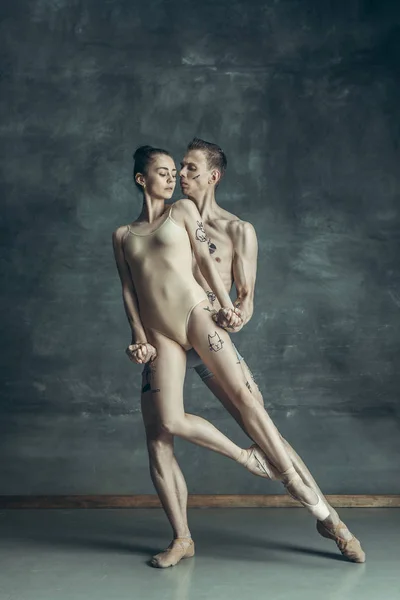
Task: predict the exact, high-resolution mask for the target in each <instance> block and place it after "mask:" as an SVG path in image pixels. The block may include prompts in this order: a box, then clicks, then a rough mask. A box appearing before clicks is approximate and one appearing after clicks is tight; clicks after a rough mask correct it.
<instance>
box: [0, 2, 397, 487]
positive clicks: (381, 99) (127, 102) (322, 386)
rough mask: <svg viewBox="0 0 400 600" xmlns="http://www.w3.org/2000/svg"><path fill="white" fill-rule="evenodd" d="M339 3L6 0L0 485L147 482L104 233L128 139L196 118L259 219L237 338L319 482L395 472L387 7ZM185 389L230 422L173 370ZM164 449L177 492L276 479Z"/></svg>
mask: <svg viewBox="0 0 400 600" xmlns="http://www.w3.org/2000/svg"><path fill="white" fill-rule="evenodd" d="M336 4H337V5H336V6H335V5H334V3H330V2H320V3H319V4H318V3H316V2H311V1H307V0H297V1H296V0H292V1H290V0H286V1H283V0H282V1H278V0H274V1H272V0H263V1H251V2H248V1H247V2H246V1H245V0H236V1H233V2H232V1H230V0H229V1H228V0H213V1H211V0H206V1H204V0H203V1H202V2H198V3H194V2H193V3H192V2H178V1H177V0H170V1H169V2H167V1H163V2H162V1H153V2H138V1H133V2H132V1H128V0H125V1H123V0H115V1H108V2H97V0H86V1H85V0H80V1H79V0H75V1H72V2H71V1H69V0H68V1H67V0H57V1H55V0H54V1H52V0H30V1H28V0H23V1H22V2H19V3H16V2H3V3H2V6H1V9H0V11H1V25H0V39H1V40H2V41H1V64H2V67H1V100H0V102H1V104H0V107H1V115H2V122H1V134H0V135H1V146H2V150H3V153H2V162H1V172H2V188H1V197H2V216H1V271H2V300H1V310H2V320H3V329H2V344H1V380H2V387H1V405H0V417H1V424H0V434H1V447H2V448H1V450H2V460H1V467H0V493H1V494H68V493H74V494H75V493H76V494H87V493H95V494H96V493H98V494H103V493H104V494H109V493H116V494H140V493H152V492H153V487H152V484H151V482H150V477H149V474H148V466H147V454H146V446H145V438H144V432H143V426H142V422H141V414H140V406H139V396H140V371H141V368H140V367H139V366H135V365H132V363H130V362H129V360H128V359H127V357H126V356H125V354H124V350H125V347H126V345H127V344H128V342H129V339H130V335H129V334H130V332H129V327H128V324H127V321H126V318H125V314H124V311H123V305H122V300H121V291H120V283H119V279H118V276H117V272H116V269H115V266H114V259H113V255H112V246H111V233H112V231H113V230H114V229H115V228H116V227H117V226H118V225H121V224H124V223H127V222H129V221H131V220H133V219H134V218H136V216H137V215H138V212H139V209H140V205H141V204H140V199H139V197H138V194H137V192H136V190H135V188H134V186H133V184H132V178H131V166H132V165H131V156H132V152H133V150H134V148H135V147H136V146H137V145H139V144H142V143H150V144H155V145H161V146H162V147H167V148H168V149H170V150H171V152H172V153H173V155H174V157H175V158H176V161H177V162H179V160H180V159H181V157H182V155H183V153H184V151H185V146H186V144H187V143H188V141H189V140H190V139H191V138H192V137H193V136H194V135H197V136H200V137H203V138H205V139H207V140H210V141H215V142H217V143H219V144H220V145H221V146H222V147H223V148H224V149H225V150H226V152H227V155H228V160H229V168H228V172H227V175H226V179H225V181H224V182H223V183H222V184H221V186H220V190H219V192H218V194H219V196H218V197H219V201H220V203H221V205H222V206H224V207H225V208H227V209H228V210H231V211H233V212H234V213H236V214H237V215H239V216H240V217H241V218H243V219H245V220H249V221H251V222H252V223H253V224H254V226H255V228H256V231H257V234H258V239H259V262H258V281H257V293H256V303H255V312H254V317H253V319H252V321H251V322H250V323H249V325H248V326H247V327H246V329H245V330H244V331H243V332H241V333H240V334H238V335H237V336H236V339H235V342H236V343H237V345H238V347H239V349H240V351H241V352H242V354H243V355H244V356H245V358H246V360H247V362H248V363H249V365H250V367H251V369H252V370H253V372H254V375H255V377H256V380H257V382H258V383H259V386H260V388H261V390H262V392H263V394H264V398H265V404H266V406H267V407H268V410H269V411H270V414H271V416H272V418H273V419H274V420H275V422H276V423H277V425H278V427H279V428H280V430H281V431H282V433H283V434H284V436H285V437H287V439H288V440H289V441H290V442H291V443H292V445H293V446H294V447H295V448H296V450H297V451H298V452H299V454H300V455H301V456H302V457H303V458H304V460H305V461H306V462H307V463H308V465H309V467H310V469H311V471H312V472H313V473H314V475H315V477H316V478H317V480H318V482H319V483H320V485H321V487H322V489H323V490H324V491H326V492H327V493H360V494H362V493H368V494H370V493H400V477H399V450H400V436H399V402H398V390H399V383H400V364H399V350H400V347H399V325H400V267H399V225H400V216H399V193H400V184H399V107H400V83H399V78H398V68H399V54H400V53H399V39H400V35H399V31H400V30H399V9H398V8H397V9H396V8H395V3H389V2H385V1H381V2H380V3H378V2H376V3H374V2H358V1H356V0H349V2H347V3H343V2H342V3H336ZM178 197H179V192H178V191H177V192H176V193H175V196H174V199H177V198H178ZM185 401H186V407H187V410H188V412H194V413H197V414H200V415H203V416H205V417H206V418H207V419H210V420H211V421H212V422H213V423H214V424H216V425H217V426H218V427H219V428H220V429H222V431H223V432H225V433H227V434H228V435H229V436H231V437H232V438H233V439H234V440H236V441H237V442H238V443H240V444H246V445H247V444H248V443H249V442H248V440H247V438H246V436H245V435H244V434H243V433H242V432H241V431H240V430H239V428H238V427H237V425H236V424H235V423H234V422H233V421H232V420H231V418H230V417H229V416H228V415H227V414H226V413H225V412H224V410H223V409H222V407H221V406H220V405H219V404H218V402H217V401H216V400H215V399H214V398H213V397H212V396H211V394H210V393H209V392H208V391H207V390H206V388H205V387H204V386H203V385H202V384H201V382H200V381H199V379H198V378H197V376H196V374H195V373H193V372H189V373H188V376H187V380H186V392H185ZM176 451H177V454H178V457H179V460H180V462H181V464H182V467H183V470H184V473H185V475H186V477H187V480H188V486H189V490H190V491H191V492H193V493H216V494H218V493H278V492H280V491H281V488H280V485H279V484H277V483H276V482H274V483H268V482H266V481H265V480H263V479H260V478H256V477H253V476H251V475H250V474H249V473H247V472H245V471H244V470H243V469H241V468H240V467H238V466H237V465H236V464H234V463H232V462H231V461H229V460H227V459H225V458H222V457H220V456H218V455H216V454H213V453H211V452H209V451H206V450H203V449H201V448H197V447H195V446H193V445H190V444H188V443H185V442H182V441H177V443H176Z"/></svg>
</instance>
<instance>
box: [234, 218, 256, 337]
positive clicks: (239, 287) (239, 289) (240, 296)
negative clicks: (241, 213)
mask: <svg viewBox="0 0 400 600" xmlns="http://www.w3.org/2000/svg"><path fill="white" fill-rule="evenodd" d="M230 233H231V238H232V242H233V262H232V271H233V280H234V284H235V288H236V294H237V298H236V300H235V301H234V303H233V304H234V306H235V307H237V308H239V309H240V311H241V313H242V318H243V325H242V326H241V327H243V326H244V325H246V323H248V322H249V321H250V319H251V317H252V315H253V310H254V288H255V285H256V275H257V253H258V244H257V235H256V232H255V229H254V227H253V225H251V223H247V222H246V221H233V223H232V226H231V231H230ZM241 327H238V328H235V331H239V329H241Z"/></svg>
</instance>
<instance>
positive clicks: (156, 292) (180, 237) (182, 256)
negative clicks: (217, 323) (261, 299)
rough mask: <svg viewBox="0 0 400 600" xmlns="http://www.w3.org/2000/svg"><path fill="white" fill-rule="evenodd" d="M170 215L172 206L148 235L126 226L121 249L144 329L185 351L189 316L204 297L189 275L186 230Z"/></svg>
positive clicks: (190, 262) (188, 345) (200, 288)
mask: <svg viewBox="0 0 400 600" xmlns="http://www.w3.org/2000/svg"><path fill="white" fill-rule="evenodd" d="M171 213H172V206H171V208H170V209H169V211H168V216H167V218H166V219H165V221H163V222H162V223H161V225H159V226H158V227H157V229H155V230H154V231H151V232H150V233H136V232H135V231H133V230H132V229H131V227H130V226H129V225H128V230H127V232H126V234H125V236H124V238H123V249H124V254H125V260H126V262H127V263H128V265H129V269H130V272H131V276H132V281H133V284H134V286H135V290H136V294H137V297H138V302H139V312H140V318H141V320H142V323H143V326H144V328H145V329H147V330H148V329H150V330H151V329H153V330H156V331H158V332H160V333H162V334H163V335H165V336H166V337H168V338H171V339H173V340H174V341H176V342H177V343H178V344H180V345H181V346H182V347H183V348H184V349H185V350H189V349H190V348H191V345H190V343H189V341H188V337H187V324H188V321H189V317H190V314H191V312H192V310H193V309H194V307H195V306H196V305H197V304H199V303H200V302H202V300H207V296H206V293H205V291H204V290H203V288H202V287H201V286H200V285H199V284H198V283H197V281H196V280H195V278H194V276H193V272H192V248H191V245H190V240H189V236H188V234H187V232H186V229H185V228H184V227H181V226H180V225H178V224H177V223H176V222H175V221H174V220H173V218H172V215H171Z"/></svg>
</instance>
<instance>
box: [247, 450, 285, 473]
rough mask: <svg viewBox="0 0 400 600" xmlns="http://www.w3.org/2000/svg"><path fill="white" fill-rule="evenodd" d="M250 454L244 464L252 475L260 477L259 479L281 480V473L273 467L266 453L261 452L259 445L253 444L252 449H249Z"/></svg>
mask: <svg viewBox="0 0 400 600" xmlns="http://www.w3.org/2000/svg"><path fill="white" fill-rule="evenodd" d="M247 452H248V453H249V455H248V458H247V460H246V461H245V462H244V463H243V466H244V467H246V469H247V470H248V471H250V473H253V475H258V476H259V477H265V478H266V479H279V478H280V476H279V472H278V471H277V470H276V469H275V467H274V466H273V465H271V463H270V462H269V461H268V459H267V457H266V455H265V453H264V452H263V451H262V450H261V448H260V447H259V446H257V444H253V445H252V446H250V448H247Z"/></svg>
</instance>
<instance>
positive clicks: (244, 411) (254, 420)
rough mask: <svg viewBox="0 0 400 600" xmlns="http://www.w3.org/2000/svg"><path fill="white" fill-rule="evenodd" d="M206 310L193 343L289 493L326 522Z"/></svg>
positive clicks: (192, 326) (193, 329) (197, 316)
mask: <svg viewBox="0 0 400 600" xmlns="http://www.w3.org/2000/svg"><path fill="white" fill-rule="evenodd" d="M205 307H206V304H205V303H200V304H199V305H197V306H196V307H195V309H194V310H193V312H192V314H191V317H190V320H189V323H188V331H187V335H188V339H189V341H190V343H191V344H192V346H193V347H194V349H195V350H196V352H197V353H198V354H199V355H200V357H201V359H202V360H203V362H204V364H205V365H206V366H207V367H208V368H209V369H210V370H211V371H212V372H213V373H214V376H215V377H216V379H217V380H218V381H219V383H220V385H221V386H222V387H223V389H224V391H225V392H226V393H227V394H228V396H229V397H230V399H231V400H232V403H233V404H234V405H235V407H236V408H237V409H238V411H239V413H240V416H241V419H242V421H243V425H244V428H245V430H246V431H247V433H248V435H249V436H250V437H251V438H252V439H253V440H254V441H255V442H256V443H257V444H258V445H259V446H260V448H261V449H262V450H263V451H264V452H265V453H266V456H267V458H268V460H269V462H270V463H271V464H272V465H273V466H274V467H275V468H276V470H277V471H278V472H279V474H280V477H279V478H280V479H281V480H282V481H283V483H284V485H285V487H286V489H287V491H288V492H289V494H291V495H293V496H294V497H295V498H296V499H298V500H299V501H300V502H301V503H302V504H303V505H304V506H306V508H307V509H308V510H309V511H310V512H311V513H312V514H313V515H314V516H315V517H316V518H317V519H320V520H325V519H326V518H327V517H329V516H330V513H329V510H328V508H327V506H326V504H325V503H324V502H323V501H322V499H321V498H320V496H319V494H318V493H317V492H316V491H315V490H313V489H312V488H310V487H309V486H307V485H306V484H305V483H304V482H303V480H302V479H301V478H300V476H299V475H298V473H297V472H296V470H295V469H294V467H293V464H292V461H291V460H290V457H289V454H288V453H287V451H286V448H285V445H284V444H283V442H282V438H281V436H280V434H279V432H278V430H277V428H276V427H275V425H274V423H273V422H272V420H271V418H270V417H269V415H268V414H267V412H266V411H265V409H264V407H263V406H261V405H260V403H259V402H257V400H256V399H255V398H254V396H253V394H252V393H251V391H250V389H249V388H248V386H247V385H246V383H245V382H244V380H243V376H241V374H240V373H239V371H238V369H237V367H236V363H237V356H236V352H235V350H234V348H233V345H232V342H231V340H230V337H229V335H228V334H227V332H226V331H225V330H223V329H221V328H220V327H218V326H217V325H216V324H215V323H214V321H213V320H212V318H211V316H210V313H209V312H208V311H207V310H204V309H205Z"/></svg>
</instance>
